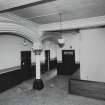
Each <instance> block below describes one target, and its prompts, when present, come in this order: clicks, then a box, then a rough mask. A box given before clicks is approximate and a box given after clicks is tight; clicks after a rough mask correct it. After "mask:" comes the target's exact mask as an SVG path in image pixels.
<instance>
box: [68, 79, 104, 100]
mask: <svg viewBox="0 0 105 105" xmlns="http://www.w3.org/2000/svg"><path fill="white" fill-rule="evenodd" d="M69 93H71V94H76V95H81V96H86V97H91V98H96V99H103V100H105V83H103V82H95V81H86V80H76V79H70V80H69Z"/></svg>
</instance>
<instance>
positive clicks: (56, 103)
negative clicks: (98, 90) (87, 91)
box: [0, 71, 105, 105]
mask: <svg viewBox="0 0 105 105" xmlns="http://www.w3.org/2000/svg"><path fill="white" fill-rule="evenodd" d="M52 73H53V76H54V75H55V74H56V73H55V71H54V72H52ZM52 73H51V74H52ZM48 75H50V73H47V74H46V75H44V76H42V77H43V79H44V84H45V87H44V89H43V90H41V91H37V90H32V82H33V80H28V81H26V82H24V83H22V84H20V85H18V86H16V87H14V88H12V89H9V90H7V91H5V92H3V93H1V94H0V105H105V101H102V100H95V99H91V98H86V97H82V96H75V95H71V94H68V79H69V77H68V76H55V77H54V78H52V77H53V76H51V75H50V77H48ZM46 77H48V78H50V80H49V79H47V78H46ZM51 78H52V79H51Z"/></svg>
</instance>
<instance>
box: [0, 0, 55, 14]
mask: <svg viewBox="0 0 105 105" xmlns="http://www.w3.org/2000/svg"><path fill="white" fill-rule="evenodd" d="M52 1H56V0H41V1H37V2H32V3H29V4H24V5H20V6H16V7H10V8H8V9H4V10H0V13H5V12H12V11H16V10H20V9H24V8H28V7H32V6H36V5H40V4H45V3H48V2H52Z"/></svg>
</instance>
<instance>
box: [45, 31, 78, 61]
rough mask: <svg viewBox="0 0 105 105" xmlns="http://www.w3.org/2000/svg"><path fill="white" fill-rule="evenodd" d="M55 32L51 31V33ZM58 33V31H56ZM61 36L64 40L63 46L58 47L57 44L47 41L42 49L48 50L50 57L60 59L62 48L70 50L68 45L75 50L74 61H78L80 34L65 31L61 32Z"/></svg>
mask: <svg viewBox="0 0 105 105" xmlns="http://www.w3.org/2000/svg"><path fill="white" fill-rule="evenodd" d="M54 34H55V33H53V32H52V35H53V36H55V35H54ZM58 34H59V33H58ZM62 37H63V38H64V40H65V45H64V47H63V48H60V47H59V46H58V45H56V44H55V43H54V42H52V41H47V42H45V43H44V49H47V50H50V51H51V54H50V58H51V59H53V58H56V57H57V61H59V62H61V61H62V50H70V46H72V49H74V50H75V61H76V62H80V59H79V57H80V35H79V33H77V32H72V31H67V32H63V33H62Z"/></svg>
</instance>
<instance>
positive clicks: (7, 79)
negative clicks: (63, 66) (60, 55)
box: [0, 59, 56, 92]
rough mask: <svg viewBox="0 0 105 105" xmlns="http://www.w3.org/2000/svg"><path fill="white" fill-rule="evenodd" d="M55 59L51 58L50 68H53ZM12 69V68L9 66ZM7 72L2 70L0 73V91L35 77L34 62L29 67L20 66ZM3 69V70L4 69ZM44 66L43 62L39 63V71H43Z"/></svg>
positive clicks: (44, 70) (44, 69)
mask: <svg viewBox="0 0 105 105" xmlns="http://www.w3.org/2000/svg"><path fill="white" fill-rule="evenodd" d="M55 64H56V60H55V59H53V60H51V69H53V68H55V66H56V65H55ZM9 69H13V68H9ZM9 69H8V71H9V72H3V73H1V74H0V92H2V91H5V90H7V89H9V88H12V87H14V86H16V85H18V84H20V83H21V82H23V81H25V80H28V79H31V78H33V77H34V78H35V64H33V65H32V66H31V67H30V68H25V69H24V68H23V69H22V68H21V69H15V70H12V71H11V70H9ZM4 71H5V70H4ZM45 72H46V68H45V64H44V63H41V73H42V74H43V73H45Z"/></svg>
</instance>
